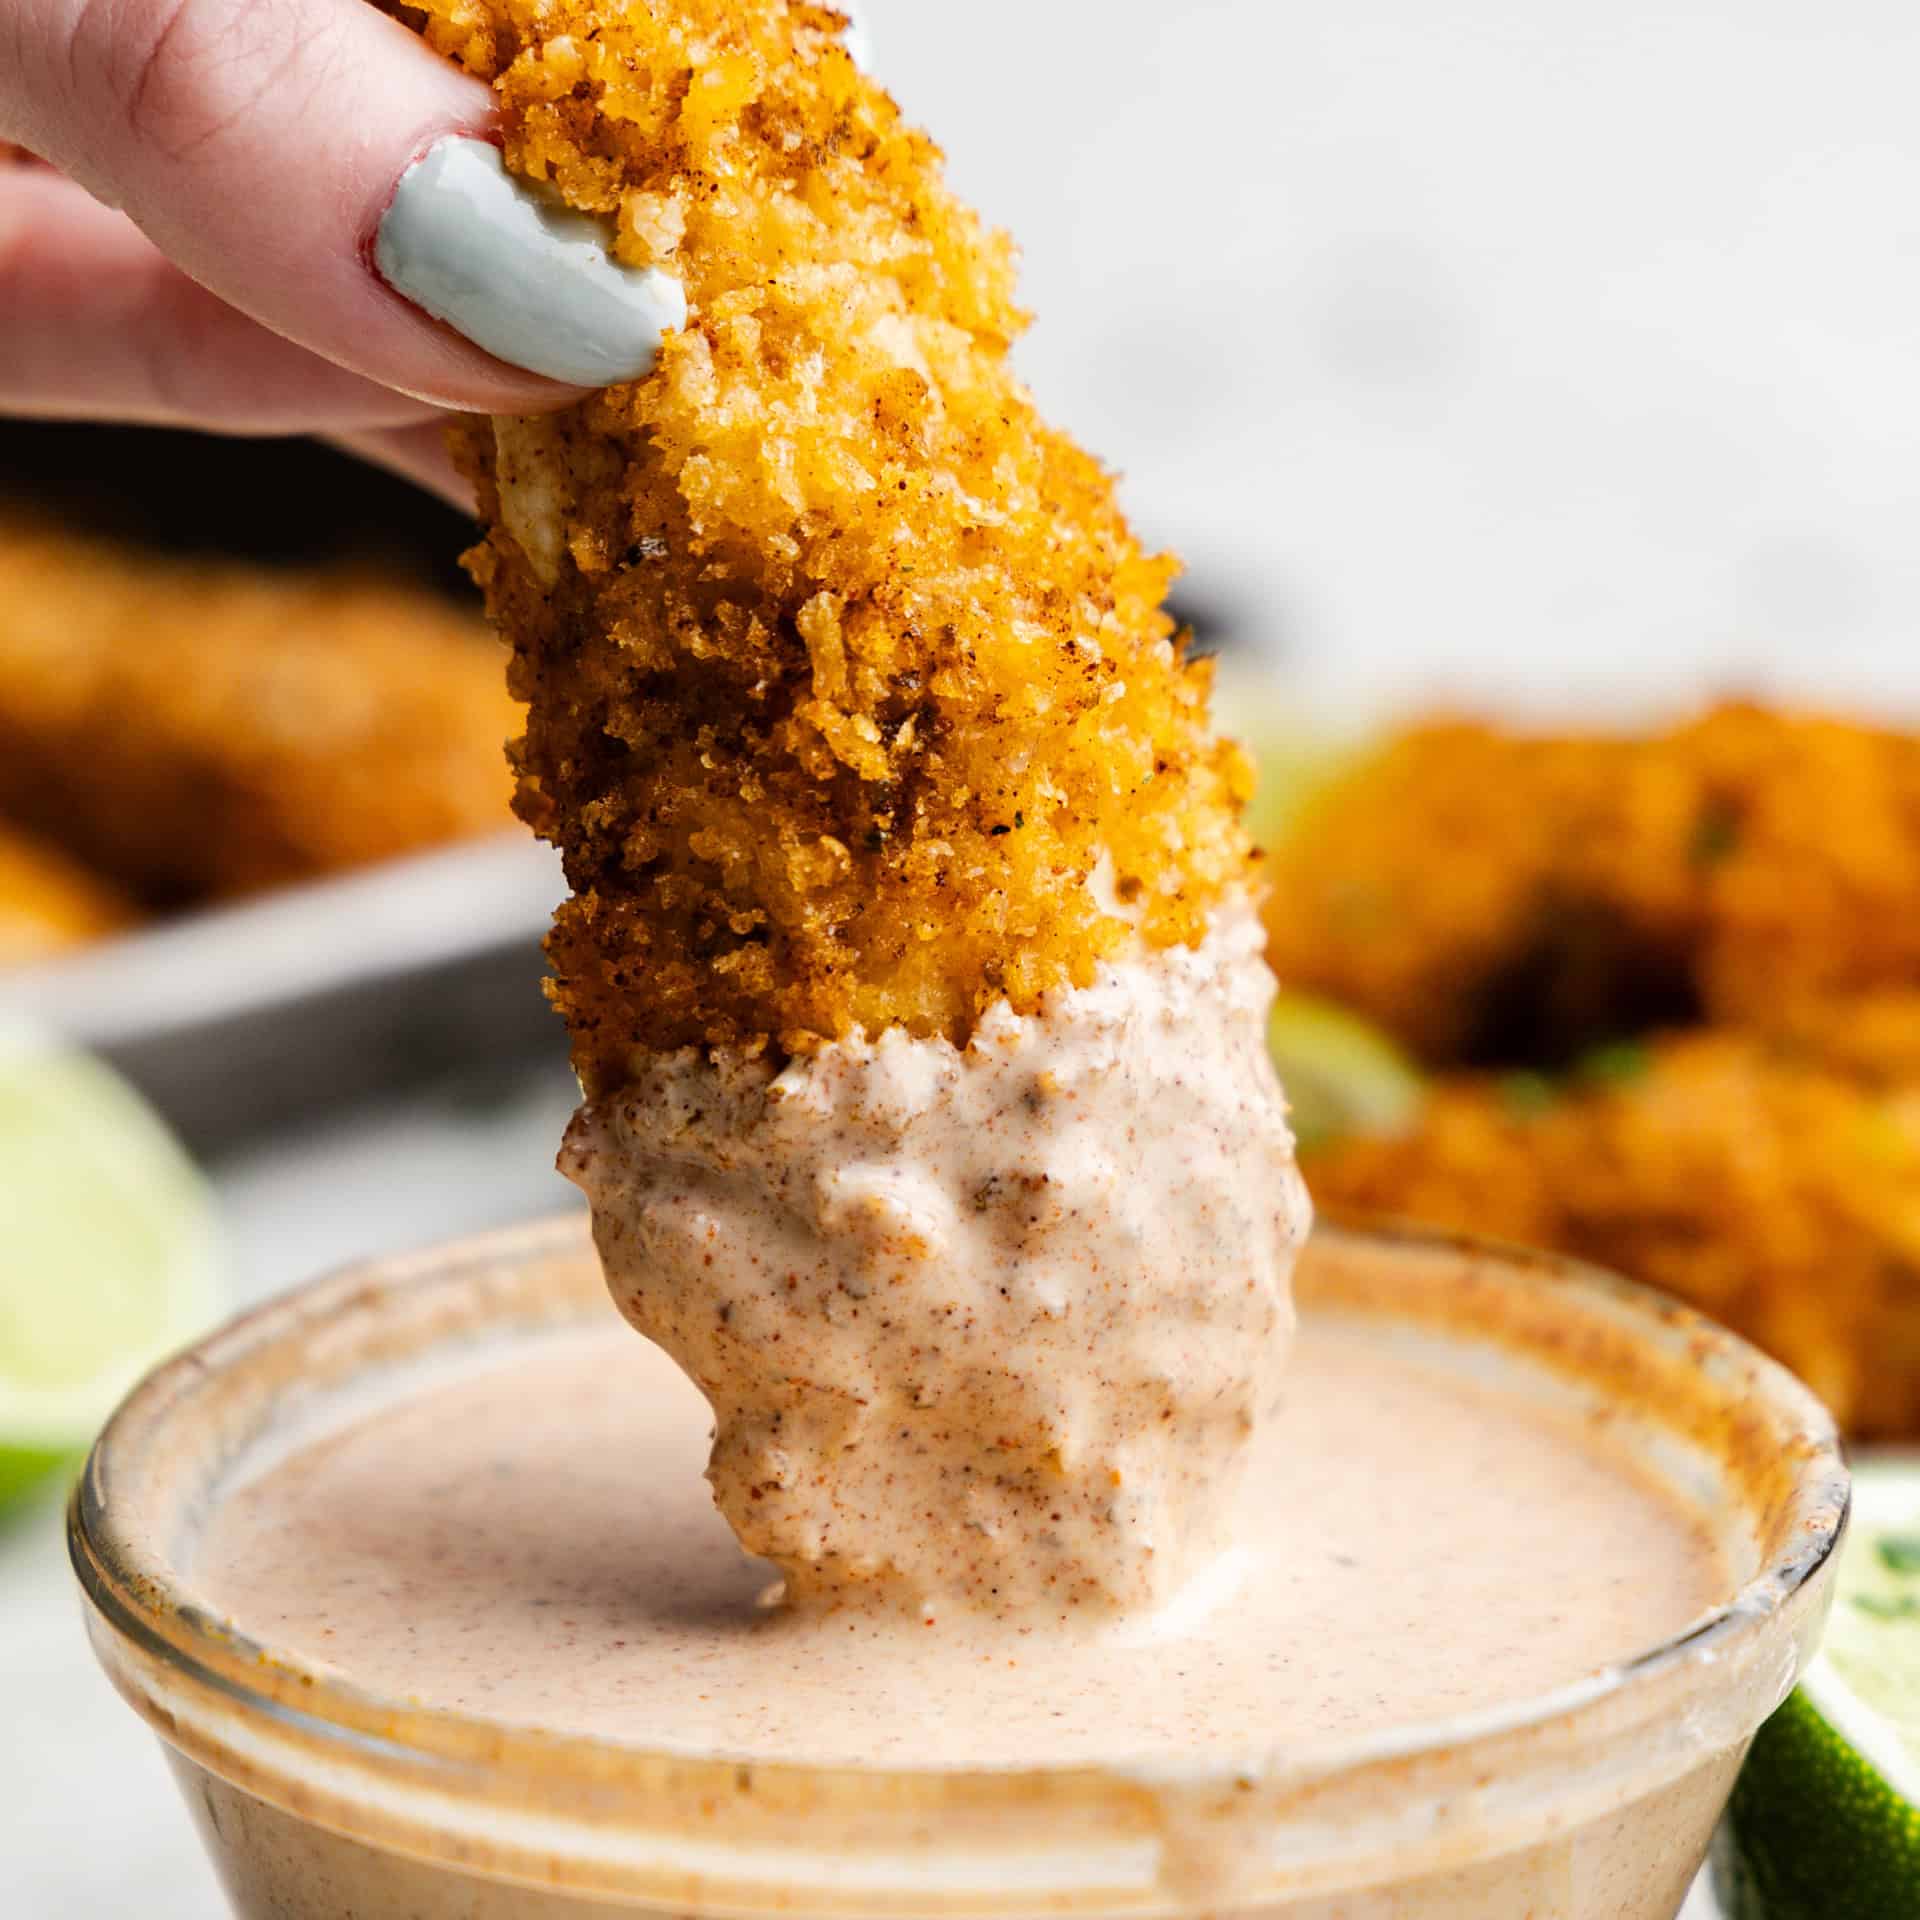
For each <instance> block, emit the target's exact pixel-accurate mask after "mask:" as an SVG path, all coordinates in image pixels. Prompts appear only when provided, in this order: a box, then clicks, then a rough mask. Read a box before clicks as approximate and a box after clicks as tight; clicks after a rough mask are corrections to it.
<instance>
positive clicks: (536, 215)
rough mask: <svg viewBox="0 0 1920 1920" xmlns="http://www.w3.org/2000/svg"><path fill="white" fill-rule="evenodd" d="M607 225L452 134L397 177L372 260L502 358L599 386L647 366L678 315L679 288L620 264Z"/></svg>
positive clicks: (678, 322)
mask: <svg viewBox="0 0 1920 1920" xmlns="http://www.w3.org/2000/svg"><path fill="white" fill-rule="evenodd" d="M608 238H609V235H608V230H607V227H606V225H605V224H604V223H603V222H601V221H599V220H595V219H593V218H592V217H591V216H589V215H587V214H582V213H575V212H573V211H572V209H570V208H568V207H565V206H563V205H561V203H560V202H559V200H558V199H556V198H554V197H553V196H551V195H549V194H546V193H544V192H543V191H541V190H540V189H539V188H537V187H531V186H528V185H526V184H524V183H522V182H520V181H517V180H515V179H514V178H513V177H512V176H511V175H510V174H509V173H508V172H507V170H506V167H505V165H504V164H503V162H502V161H501V158H500V152H499V149H498V148H497V147H495V146H493V145H491V144H490V143H489V142H488V141H485V140H475V139H471V138H468V137H466V136H464V135H457V134H456V135H453V136H450V137H449V138H447V139H445V140H441V141H439V142H437V143H436V144H435V145H434V146H432V147H430V148H428V150H427V151H426V153H424V154H423V155H422V156H421V157H420V158H419V159H418V160H416V161H415V162H414V163H413V165H412V166H410V167H409V168H408V169H407V170H406V172H405V173H403V174H402V175H401V176H400V184H399V185H398V186H397V187H396V188H395V189H394V194H393V204H392V205H391V206H389V207H388V208H387V211H386V213H385V214H384V215H383V216H382V217H381V221H380V228H379V232H378V234H377V235H376V236H375V240H374V250H373V257H374V264H375V265H376V266H377V267H378V268H379V269H380V273H381V276H382V277H383V278H384V279H385V280H386V282H387V284H388V285H389V286H390V287H392V288H393V289H394V290H395V291H396V292H398V293H402V294H404V295H405V296H406V297H407V298H408V299H409V300H411V301H413V302H414V304H415V305H416V306H420V307H424V308H425V309H426V310H427V312H428V313H430V314H432V315H433V316H434V318H435V319H436V320H444V321H445V322H446V323H447V325H448V326H450V327H452V328H453V330H454V331H455V332H456V333H462V334H464V335H465V336H466V337H467V338H468V339H469V340H471V341H472V342H473V343H474V344H475V345H476V346H479V347H484V348H485V349H486V350H487V351H488V352H489V353H490V354H492V355H493V356H494V358H495V359H497V360H504V361H506V362H507V363H508V365H509V366H515V367H525V368H526V369H528V371H529V372H532V373H543V374H545V375H546V376H547V377H548V378H549V379H552V380H562V381H565V382H566V383H567V384H568V385H569V386H576V387H605V386H611V385H612V384H614V382H616V381H620V380H638V379H640V378H642V377H643V376H644V375H645V374H647V373H649V372H651V371H652V369H653V363H654V358H655V356H656V355H657V354H658V353H659V351H660V341H661V337H662V336H663V335H665V334H668V333H672V332H676V331H677V330H678V329H679V328H681V327H684V326H685V325H686V323H687V296H686V291H685V289H684V288H683V287H682V286H681V285H680V282H679V281H678V280H676V279H675V278H674V277H673V275H672V274H670V273H662V272H661V271H660V270H659V269H658V268H655V267H626V266H622V265H621V264H620V262H619V261H617V260H616V259H614V258H613V256H612V254H611V253H610V252H609V251H608V244H607V243H608Z"/></svg>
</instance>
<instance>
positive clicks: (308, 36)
mask: <svg viewBox="0 0 1920 1920" xmlns="http://www.w3.org/2000/svg"><path fill="white" fill-rule="evenodd" d="M491 121H492V101H491V96H490V95H489V93H488V91H487V89H486V88H485V87H483V86H482V85H480V84H479V83H478V82H477V81H475V80H473V79H471V78H469V77H467V76H466V75H464V74H461V73H459V72H457V71H456V70H455V69H454V68H452V67H451V66H449V65H447V64H446V63H444V62H443V61H441V60H440V59H439V58H437V57H436V56H435V55H434V54H433V53H431V52H430V51H428V49H427V48H426V47H425V46H424V45H423V44H422V43H421V42H420V41H419V40H418V39H417V38H416V37H415V36H414V35H413V34H412V33H410V32H409V31H408V30H407V29H406V28H405V27H404V26H402V25H400V24H399V23H398V22H396V21H394V20H392V19H389V18H388V17H387V16H386V15H384V14H383V13H381V12H379V11H377V10H376V8H375V7H374V6H372V5H369V4H366V0H0V142H12V143H16V144H17V145H18V146H19V147H20V148H23V149H25V155H24V156H21V157H17V158H14V159H13V160H12V161H11V162H9V160H8V159H7V158H6V157H5V156H4V152H3V150H0V413H4V412H10V413H15V414H25V415H33V416H37V417H41V418H73V419H80V418H84V419H94V420H118V421H128V422H139V423H145V424H153V425H182V426H194V427H201V428H207V429H211V430H214V431H217V432H226V433H236V434H295V433H314V434H320V435H323V436H325V437H326V438H328V439H331V440H335V441H337V442H340V443H342V444H344V445H347V446H349V447H351V448H353V449H355V450H356V451H358V452H361V453H363V454H365V455H367V456H368V457H370V458H373V459H375V460H378V461H380V462H381V463H382V464H384V465H387V466H390V467H393V468H395V469H397V470H399V471H401V472H404V473H407V474H408V475H410V476H411V477H413V478H415V479H417V480H419V481H420V482H421V483H422V484H424V485H426V486H429V487H431V488H433V489H434V490H435V491H437V492H439V493H441V494H443V495H444V496H446V497H447V498H449V499H453V500H455V501H457V502H461V503H462V504H465V503H466V495H465V491H464V488H463V485H462V483H461V482H460V480H459V479H458V477H457V476H456V475H455V473H454V472H453V470H452V468H451V466H450V464H449V463H448V461H447V458H446V454H445V451H444V449H443V447H442V445H441V434H440V423H441V422H442V420H443V419H444V417H445V414H446V413H447V412H448V411H449V410H458V411H467V412H489V413H532V412H540V411H544V410H546V409H549V408H552V407H555V406H559V405H561V404H563V403H564V402H565V401H567V400H568V399H570V398H573V397H574V396H575V395H576V394H577V392H578V391H579V389H580V386H582V385H587V384H602V383H604V381H606V380H609V379H612V378H616V377H622V376H623V374H624V375H625V376H626V377H631V375H633V374H637V373H641V372H644V371H645V369H646V367H647V365H648V364H650V363H651V359H652V352H653V348H654V346H655V345H657V343H658V338H659V329H660V326H661V325H662V324H663V321H662V318H661V309H660V305H659V301H658V299H657V298H654V299H653V300H652V303H651V304H649V301H648V299H647V298H638V299H637V300H628V301H627V302H626V303H625V304H624V305H622V304H621V302H620V301H619V300H615V301H614V302H613V304H612V306H611V308H609V305H608V298H607V294H606V287H605V282H606V281H607V279H608V277H609V275H610V274H611V275H612V276H614V277H615V278H616V279H617V278H618V277H619V276H621V275H623V274H625V272H626V270H624V269H617V268H611V267H610V266H609V264H608V263H607V262H606V260H605V259H604V257H601V256H600V255H599V254H598V251H597V250H593V249H582V248H580V247H577V246H576V247H574V248H573V249H571V251H568V250H566V249H561V250H559V251H558V252H556V250H555V248H554V247H553V246H552V245H551V244H550V243H549V244H548V245H547V246H546V250H545V252H544V253H537V252H536V251H535V250H536V249H537V248H538V246H539V243H540V242H541V240H542V235H541V234H540V233H539V232H537V231H533V230H532V226H533V219H534V217H533V216H532V215H530V214H529V211H528V200H527V196H526V195H525V193H524V190H521V189H517V188H515V187H513V186H512V185H511V184H510V183H509V182H507V181H506V180H505V178H504V176H503V175H500V174H499V170H498V168H497V166H496V167H495V168H494V169H493V177H492V178H491V179H489V178H486V177H481V178H480V179H479V180H478V183H477V185H476V182H475V179H474V177H473V176H474V174H475V173H476V169H475V168H474V167H472V166H471V165H469V166H468V167H467V169H466V171H467V175H468V178H467V179H466V180H465V181H464V182H463V183H461V190H460V192H459V193H458V195H457V196H455V197H449V194H448V192H447V191H445V190H442V189H439V188H436V187H435V186H434V185H433V184H432V182H431V181H430V180H428V178H427V176H428V175H429V174H430V172H431V171H432V170H430V169H428V168H425V167H422V168H418V169H417V170H416V174H415V176H414V177H416V178H419V179H420V180H421V181H422V182H423V183H424V184H423V186H422V187H421V189H420V190H419V191H417V192H415V193H414V194H413V201H414V203H415V211H416V215H417V217H416V220H415V223H414V224H415V227H416V229H417V230H418V231H417V232H416V234H415V238H416V241H419V240H422V239H423V240H424V242H425V251H426V253H427V254H428V255H431V254H432V253H433V252H434V245H433V243H434V242H435V241H436V240H437V241H438V242H440V243H441V244H440V247H439V251H440V252H441V253H442V254H448V253H451V254H454V255H456V256H457V255H458V254H459V253H460V251H461V250H462V249H469V250H470V249H471V247H472V245H473V244H474V243H475V242H476V240H478V241H484V242H486V243H487V244H488V245H489V246H490V247H491V249H492V250H491V251H490V252H485V253H484V258H483V260H482V262H481V266H482V269H483V271H482V274H481V279H482V280H483V281H484V283H485V288H486V290H487V291H489V292H490V293H492V294H495V295H498V293H499V291H500V289H501V288H502V287H503V286H505V287H506V288H507V289H508V291H509V292H511V291H513V288H514V286H515V284H516V282H517V283H518V286H519V291H520V293H521V295H522V303H521V307H520V310H519V313H518V319H519V322H520V324H519V326H518V328H517V329H516V328H515V327H514V326H511V325H509V326H507V327H506V328H505V330H504V331H502V330H501V328H500V326H499V325H498V324H496V325H495V327H494V328H493V330H492V331H489V328H488V326H487V325H486V324H485V316H484V315H481V316H479V317H478V318H476V317H474V316H473V314H471V313H467V312H463V311H461V309H460V306H459V301H460V299H461V298H466V299H468V301H469V305H471V297H472V293H473V289H472V288H471V287H468V288H467V289H465V291H464V293H462V292H461V291H459V290H456V292H455V293H452V294H449V295H448V296H447V300H446V302H440V303H436V302H435V301H434V299H433V296H432V294H431V293H430V292H427V291H422V290H421V289H422V287H425V286H428V285H431V284H432V283H431V281H430V280H423V281H421V282H420V283H419V284H418V285H416V291H417V292H419V294H420V297H421V298H422V299H423V300H425V301H427V302H428V303H429V304H434V305H436V310H437V311H440V312H443V313H446V314H448V316H449V317H450V318H454V319H456V320H458V321H459V322H460V323H461V324H462V325H463V326H465V327H466V330H467V331H468V332H469V333H477V334H478V335H479V336H480V337H483V338H487V339H489V340H490V341H492V342H493V344H495V345H496V346H497V347H502V348H503V350H507V351H511V352H512V353H513V355H514V357H515V358H516V359H525V360H530V361H535V362H538V361H539V360H541V359H542V358H546V359H549V360H556V361H557V365H558V370H560V371H562V372H564V373H566V374H567V375H568V376H569V378H568V379H556V378H552V377H549V373H551V372H552V371H554V370H555V368H554V367H551V366H550V367H549V369H548V373H541V372H528V371H525V370H524V369H523V368H522V367H520V366H510V365H508V364H507V363H506V362H505V361H504V360H502V359H498V358H495V357H494V355H493V354H490V353H488V352H486V351H484V350H483V349H482V348H481V347H479V346H476V345H474V344H473V343H472V341H471V340H469V339H467V338H463V337H462V335H461V334H459V333H456V332H455V331H454V330H453V329H452V327H450V326H448V325H446V324H444V323H443V322H442V321H441V320H437V319H434V318H431V317H430V316H429V314H428V313H427V312H425V311H423V310H422V307H421V306H418V305H416V304H414V302H413V301H411V300H409V299H406V298H404V297H402V295H401V294H400V293H398V292H396V291H395V290H394V287H393V286H392V285H390V284H389V282H388V280H387V279H386V278H385V277H383V275H382V273H381V272H380V271H379V270H378V269H377V267H376V264H375V261H376V254H379V255H380V257H381V259H382V262H383V264H386V265H388V266H389V268H390V269H391V268H392V267H393V262H392V261H391V260H389V259H388V258H387V257H386V256H387V250H386V249H385V248H384V247H381V246H380V245H379V244H378V242H379V236H380V233H381V227H382V220H383V216H384V215H385V214H386V212H387V210H388V208H389V206H390V205H391V204H392V203H393V201H394V198H395V190H396V186H397V183H399V182H400V180H401V178H402V176H403V175H406V174H408V173H409V170H410V169H413V168H414V167H415V163H416V162H418V161H420V160H421V158H422V156H423V155H426V154H427V153H428V150H429V149H434V148H436V143H443V142H446V140H447V136H449V135H467V136H476V135H477V136H479V137H480V139H481V140H484V139H485V137H486V135H487V133H488V130H489V127H490V124H491ZM476 151H483V149H476V148H475V147H474V146H473V144H472V142H471V141H470V140H456V141H454V142H452V143H450V144H447V145H441V146H439V147H438V152H439V153H440V154H446V153H449V152H451V153H454V154H461V153H465V154H467V155H468V157H469V159H471V155H472V154H473V153H474V152H476ZM30 156H37V159H35V158H33V157H30ZM478 171H479V172H481V173H482V175H484V169H480V170H478ZM538 217H539V218H540V219H546V218H547V217H548V216H547V215H546V214H545V213H544V212H542V213H541V214H540V215H539V216H538ZM587 252H592V253H593V254H594V258H593V259H591V260H589V259H586V258H584V255H585V254H586V253H587ZM419 253H420V248H419V247H418V246H416V248H415V254H416V257H417V256H418V255H419ZM428 264H429V266H430V265H431V264H432V262H431V260H430V259H429V261H428ZM576 274H577V275H578V276H580V277H581V280H582V290H583V292H584V294H585V295H586V296H592V295H593V293H594V289H593V288H592V287H591V286H586V285H585V282H586V281H587V280H591V279H596V278H597V280H598V282H600V283H601V284H600V286H599V292H598V298H599V303H600V304H599V309H598V311H599V319H600V324H601V333H602V335H603V336H605V335H607V330H608V328H609V327H611V329H612V332H611V335H610V336H609V337H606V338H601V339H599V340H598V341H597V342H596V343H595V344H597V345H599V346H603V347H607V346H610V350H611V355H612V357H611V359H608V358H607V357H606V355H604V354H603V355H602V356H601V357H600V358H599V359H596V358H593V357H592V356H589V357H588V358H587V359H585V360H584V361H583V360H582V359H581V358H580V356H579V355H578V353H574V354H572V355H569V354H568V353H566V352H564V351H562V352H559V353H558V354H557V355H555V354H554V353H551V352H545V353H543V348H544V347H545V345H546V342H545V341H544V339H542V338H540V337H537V336H538V335H539V334H540V332H541V329H538V328H536V329H535V330H534V331H535V335H536V337H533V338H530V337H529V329H528V324H527V323H528V321H529V320H530V319H535V320H538V319H545V318H550V317H551V316H552V315H553V314H555V313H559V312H560V311H561V310H562V309H565V308H566V307H568V306H569V304H570V294H571V293H572V292H573V291H575V289H574V288H573V287H572V286H571V284H570V277H571V276H574V275H576ZM396 277H399V278H405V277H406V276H405V275H404V274H396ZM442 279H443V281H444V275H443V276H442ZM668 290H669V291H672V289H671V288H669V289H668ZM658 291H659V289H658V288H655V289H653V290H652V292H653V293H654V294H656V295H657V293H658ZM641 292H642V293H643V294H644V293H646V292H647V290H646V289H641ZM536 296H537V299H538V301H539V302H541V303H543V304H542V305H541V306H539V307H538V308H535V307H533V306H530V305H529V304H528V302H529V301H532V300H534V299H535V298H536ZM494 304H495V305H496V306H497V305H498V300H497V298H496V300H495V301H494ZM609 313H611V316H612V317H611V319H609V317H608V315H609ZM671 320H672V316H671V314H668V316H667V322H666V323H671ZM560 330H561V331H564V329H560ZM603 361H604V362H605V364H603Z"/></svg>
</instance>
